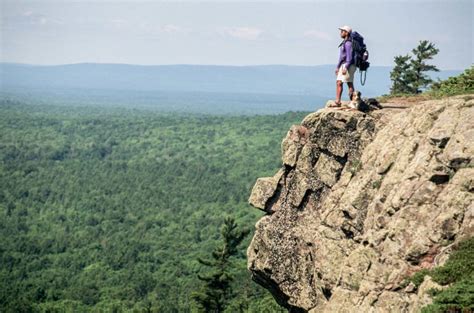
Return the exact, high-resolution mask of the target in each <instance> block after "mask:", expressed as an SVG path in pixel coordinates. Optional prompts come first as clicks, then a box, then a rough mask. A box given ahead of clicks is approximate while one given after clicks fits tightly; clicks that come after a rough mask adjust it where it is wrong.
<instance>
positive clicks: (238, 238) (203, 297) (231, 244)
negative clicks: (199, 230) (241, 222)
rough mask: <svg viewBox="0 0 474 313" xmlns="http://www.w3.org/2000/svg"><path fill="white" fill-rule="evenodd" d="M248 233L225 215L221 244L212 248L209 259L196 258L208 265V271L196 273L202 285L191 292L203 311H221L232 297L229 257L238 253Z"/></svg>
mask: <svg viewBox="0 0 474 313" xmlns="http://www.w3.org/2000/svg"><path fill="white" fill-rule="evenodd" d="M248 234H249V231H248V230H238V229H237V224H236V223H235V221H234V219H233V218H231V217H227V218H225V220H224V225H223V227H222V229H221V235H222V244H221V245H219V246H217V247H216V248H215V249H214V251H213V252H212V255H211V259H208V260H204V259H201V258H198V262H199V263H201V264H202V265H205V266H207V267H209V268H210V272H208V273H207V274H206V275H198V279H199V280H201V281H203V282H204V286H203V288H202V289H201V290H200V291H198V292H193V294H192V295H191V297H192V298H193V299H194V300H195V301H196V303H197V304H198V306H199V308H200V309H201V310H203V311H204V312H216V313H217V312H223V311H224V309H225V307H226V305H227V303H228V302H229V300H230V299H232V297H233V294H232V289H231V282H232V280H233V276H232V274H231V273H230V270H231V268H232V262H231V257H232V256H235V255H237V254H238V252H239V250H238V249H237V247H238V246H239V244H240V243H241V242H242V241H243V240H244V239H245V237H246V236H247V235H248Z"/></svg>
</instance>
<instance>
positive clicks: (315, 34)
mask: <svg viewBox="0 0 474 313" xmlns="http://www.w3.org/2000/svg"><path fill="white" fill-rule="evenodd" d="M303 37H305V38H310V39H319V40H331V39H332V37H331V36H330V35H329V34H328V33H326V32H323V31H320V30H316V29H310V30H307V31H305V32H304V33H303Z"/></svg>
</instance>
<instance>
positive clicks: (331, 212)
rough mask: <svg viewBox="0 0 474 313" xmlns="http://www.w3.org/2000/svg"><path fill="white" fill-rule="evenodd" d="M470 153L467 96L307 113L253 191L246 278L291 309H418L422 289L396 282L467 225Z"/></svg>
mask: <svg viewBox="0 0 474 313" xmlns="http://www.w3.org/2000/svg"><path fill="white" fill-rule="evenodd" d="M473 156H474V97H472V96H457V97H452V98H448V99H443V100H433V101H424V102H420V103H418V104H415V105H413V106H411V107H410V108H407V109H383V110H380V111H376V112H373V113H371V114H365V113H361V112H354V111H337V110H334V109H322V110H320V111H318V112H315V113H312V114H310V115H308V116H307V117H306V118H305V119H304V120H303V122H302V123H301V125H295V126H293V127H292V128H291V129H290V130H289V132H288V135H287V136H286V138H285V139H284V141H283V143H282V159H283V166H282V169H281V170H280V171H279V172H278V173H277V174H276V175H275V176H274V177H271V178H260V179H258V180H257V183H256V184H255V186H254V189H253V191H252V195H251V197H250V200H249V201H250V203H251V204H252V205H254V206H255V207H257V208H259V209H261V210H264V211H265V212H267V213H268V214H267V215H266V216H264V217H263V218H261V219H260V220H259V221H258V222H257V225H256V233H255V236H254V238H253V240H252V242H251V244H250V246H249V248H248V250H247V254H248V268H249V270H250V271H251V272H252V275H253V278H254V279H255V281H257V282H258V283H260V284H261V285H263V286H264V287H266V288H268V289H269V290H270V291H271V292H272V294H273V295H274V297H275V298H276V300H277V301H278V302H279V303H280V304H281V305H282V306H284V307H286V308H288V309H289V310H290V311H291V312H331V313H332V312H416V311H418V310H419V308H420V307H421V306H422V305H425V304H426V303H427V302H429V298H427V296H426V290H427V288H419V289H418V291H417V290H414V289H413V286H408V287H406V286H401V284H402V282H403V280H404V279H405V278H406V277H408V276H411V275H412V274H413V273H414V272H416V271H419V270H420V269H422V268H431V267H433V266H437V265H439V264H440V263H442V262H444V261H445V260H446V258H447V255H448V253H449V245H450V244H451V243H453V242H456V241H458V240H460V239H462V238H465V237H470V236H472V235H473V234H474V219H473V216H474V201H473V200H474V166H473V165H474V161H473ZM430 283H431V284H434V283H433V282H431V281H429V282H425V283H424V284H425V285H430ZM410 287H411V288H410ZM425 289H426V290H425Z"/></svg>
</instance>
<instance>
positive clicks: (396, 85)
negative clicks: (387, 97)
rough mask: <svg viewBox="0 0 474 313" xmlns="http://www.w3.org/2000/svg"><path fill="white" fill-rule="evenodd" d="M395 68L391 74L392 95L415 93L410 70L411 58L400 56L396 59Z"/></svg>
mask: <svg viewBox="0 0 474 313" xmlns="http://www.w3.org/2000/svg"><path fill="white" fill-rule="evenodd" d="M394 61H395V67H394V68H393V70H392V72H390V79H391V80H392V87H391V88H390V93H391V94H403V93H413V87H412V86H411V79H412V77H413V73H412V71H411V68H410V61H411V57H410V56H409V55H408V54H407V55H399V56H396V57H395V60H394Z"/></svg>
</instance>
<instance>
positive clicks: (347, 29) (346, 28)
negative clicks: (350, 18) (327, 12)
mask: <svg viewBox="0 0 474 313" xmlns="http://www.w3.org/2000/svg"><path fill="white" fill-rule="evenodd" d="M339 29H340V30H345V31H346V32H348V33H350V32H352V28H350V27H349V26H347V25H344V26H341V27H339Z"/></svg>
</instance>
